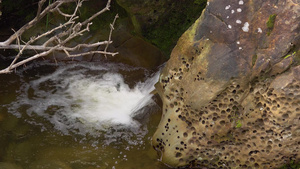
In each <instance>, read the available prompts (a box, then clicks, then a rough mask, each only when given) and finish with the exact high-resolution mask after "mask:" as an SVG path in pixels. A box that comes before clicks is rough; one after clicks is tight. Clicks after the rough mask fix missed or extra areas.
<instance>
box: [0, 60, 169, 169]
mask: <svg viewBox="0 0 300 169" xmlns="http://www.w3.org/2000/svg"><path fill="white" fill-rule="evenodd" d="M87 64H88V66H78V67H76V66H75V67H73V69H66V70H65V72H62V73H61V76H59V77H60V78H61V79H59V80H53V79H51V78H50V80H49V79H48V80H45V81H44V83H40V84H39V86H37V87H32V85H33V83H32V82H34V81H35V82H36V81H38V80H39V79H41V78H43V77H47V76H49V75H52V74H53V72H57V70H58V69H61V68H64V67H67V66H68V65H67V64H62V65H59V66H56V65H49V64H45V65H43V64H42V65H38V66H31V67H28V68H26V69H24V70H19V71H18V72H17V73H12V74H9V75H0V145H1V146H0V168H8V169H41V168H44V169H55V168H62V169H94V168H100V169H104V168H105V169H106V168H116V169H118V168H122V169H123V168H125V169H127V168H128V169H142V168H143V169H147V168H149V169H166V168H167V167H166V166H165V165H163V164H162V163H161V162H159V156H158V154H157V153H156V151H155V150H154V149H153V148H152V146H151V137H152V135H153V133H154V131H155V129H156V126H157V124H158V123H159V120H160V116H161V110H160V107H159V106H158V105H157V104H153V103H154V102H152V104H149V105H147V106H146V107H144V109H143V110H141V113H138V115H136V116H135V117H133V118H132V120H133V122H136V123H137V124H138V125H137V126H135V127H132V126H131V125H125V127H122V125H109V124H106V126H104V127H103V126H101V127H100V128H98V127H95V128H93V125H94V124H97V121H96V122H95V121H93V122H91V121H89V120H86V119H85V115H83V116H82V117H80V118H75V119H76V120H77V123H82V124H81V125H80V127H78V126H77V127H73V126H72V123H73V122H74V121H72V120H71V121H70V120H68V118H70V117H73V116H72V115H70V114H63V113H64V112H65V111H67V110H69V109H70V110H73V108H74V107H72V106H71V107H68V106H64V105H63V104H58V106H55V105H53V104H52V105H51V106H46V107H45V106H41V105H39V104H45V103H43V102H41V100H43V101H47V99H49V98H51V97H52V96H53V97H54V96H55V97H57V99H58V100H59V99H60V94H61V95H62V96H61V98H63V99H64V101H66V103H68V102H67V101H70V100H71V101H72V99H74V98H71V99H70V98H69V97H67V96H66V95H65V94H63V93H64V92H63V91H64V90H69V89H71V88H70V85H66V86H64V87H65V88H62V89H61V88H60V87H61V86H60V85H62V84H63V82H65V81H66V79H62V78H69V76H70V77H71V76H72V77H73V75H71V74H70V71H73V73H74V72H76V73H78V74H79V73H82V74H84V76H82V79H84V78H89V80H90V81H89V83H88V84H90V83H93V80H91V79H93V77H97V78H98V77H102V76H100V75H101V74H104V73H105V72H111V71H112V72H114V73H118V74H121V75H122V78H123V80H124V84H127V85H128V87H129V88H130V89H133V88H134V86H135V85H136V84H137V83H138V82H139V81H142V82H144V81H146V79H148V78H149V77H150V76H151V74H152V73H154V72H151V71H148V70H144V69H142V68H132V67H127V66H124V65H108V66H107V65H106V68H107V69H105V70H97V69H90V70H89V69H88V68H87V67H91V66H96V67H97V65H90V63H87ZM83 65H84V64H83ZM99 66H100V65H99ZM102 66H103V65H102ZM83 67H84V68H83ZM104 67H105V66H104ZM112 67H114V69H112ZM120 67H121V68H120ZM79 70H80V71H79ZM64 73H69V75H68V76H63V74H64ZM76 73H75V75H76ZM97 78H96V79H95V81H94V82H95V83H97ZM98 80H99V78H98ZM100 80H101V79H100ZM78 81H79V80H76V79H75V81H73V82H78ZM73 82H72V81H70V83H73ZM76 85H77V84H76ZM76 85H75V86H76ZM75 89H77V88H75ZM92 90H93V89H92ZM37 91H39V92H37ZM97 91H98V89H97V88H96V91H95V92H97ZM109 92H111V91H109ZM41 93H42V94H41ZM43 93H44V94H43ZM24 94H25V95H24ZM75 94H76V91H75ZM26 97H28V98H27V99H26ZM70 97H75V96H73V95H72V96H70ZM78 97H79V96H78ZM85 97H88V96H85ZM68 99H69V100H68ZM93 99H94V98H92V99H91V102H93ZM26 100H27V101H26ZM28 100H29V101H28ZM75 100H76V99H75ZM94 100H95V99H94ZM154 100H155V99H154ZM48 101H49V100H48ZM64 101H61V102H64ZM77 101H78V105H79V107H82V105H83V103H82V102H81V101H80V99H77ZM96 101H97V98H96ZM96 101H95V102H96ZM152 101H153V100H152ZM78 105H77V106H78ZM34 107H39V109H34ZM66 107H68V109H66ZM43 108H44V109H43ZM75 108H77V109H76V111H77V113H79V114H80V110H81V109H78V107H76V105H75ZM41 112H42V113H41ZM59 113H60V114H59ZM57 114H59V115H58V116H57ZM61 114H63V115H61ZM69 115H70V116H69ZM81 115H82V114H81ZM54 116H55V117H60V118H66V120H62V121H59V120H58V121H55V122H53V121H51V120H49V119H51V118H52V119H53V117H54ZM132 116H133V115H131V117H132ZM76 120H75V121H76ZM56 122H57V123H66V124H63V125H64V126H68V127H69V128H68V127H66V128H65V129H66V131H67V132H64V131H63V130H62V129H61V128H59V127H57V123H56ZM98 122H99V121H98ZM85 124H86V125H85ZM82 128H83V129H84V132H80V131H81V129H82ZM89 131H91V132H89Z"/></svg>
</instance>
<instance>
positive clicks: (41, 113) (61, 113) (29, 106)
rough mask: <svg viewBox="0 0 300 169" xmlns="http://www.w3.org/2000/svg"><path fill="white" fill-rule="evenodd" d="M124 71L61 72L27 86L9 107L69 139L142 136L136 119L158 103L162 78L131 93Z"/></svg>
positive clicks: (74, 68)
mask: <svg viewBox="0 0 300 169" xmlns="http://www.w3.org/2000/svg"><path fill="white" fill-rule="evenodd" d="M121 67H122V66H121ZM121 67H120V66H119V65H106V66H103V65H102V66H93V65H86V64H76V65H68V66H64V67H61V68H58V69H57V70H56V71H55V72H53V73H51V74H49V75H45V76H42V77H39V78H38V79H36V80H33V81H30V82H28V83H24V85H23V87H22V91H21V92H20V93H22V94H21V95H20V96H19V97H18V99H17V100H16V101H15V102H14V103H12V104H10V105H9V106H8V107H9V108H10V112H11V113H13V114H16V115H21V116H24V113H26V116H29V117H30V118H32V119H33V120H32V122H34V121H35V119H37V118H41V117H42V118H43V119H45V120H47V121H49V122H50V123H51V124H52V125H53V126H54V128H56V129H57V130H59V131H61V132H62V133H63V134H70V133H76V134H82V135H85V134H92V135H93V134H95V135H97V133H99V131H108V130H109V129H111V128H114V129H118V130H120V129H121V130H122V129H130V130H131V131H135V132H141V131H140V130H139V129H138V128H140V127H141V124H140V123H139V122H138V121H136V120H134V118H133V116H134V115H136V114H139V113H143V112H142V111H141V110H142V109H143V108H144V107H145V106H147V105H149V104H153V103H154V102H153V100H152V95H151V94H150V92H151V91H152V90H154V84H155V83H156V82H157V81H158V75H159V73H156V74H155V75H153V76H150V77H148V79H147V80H145V81H144V82H142V81H141V82H138V83H136V84H135V86H134V87H129V85H128V84H126V83H125V82H124V78H123V76H122V75H121V74H120V73H118V70H119V69H121ZM126 69H128V68H126ZM24 107H25V108H24ZM22 111H24V112H22ZM28 121H30V120H28ZM43 128H47V127H45V126H43ZM106 134H107V133H106Z"/></svg>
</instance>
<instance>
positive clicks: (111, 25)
mask: <svg viewBox="0 0 300 169" xmlns="http://www.w3.org/2000/svg"><path fill="white" fill-rule="evenodd" d="M118 17H119V15H118V14H117V15H116V16H115V18H114V21H113V23H112V24H110V32H109V36H108V42H110V41H111V35H112V31H113V30H114V29H115V28H114V25H115V23H116V20H117V18H118ZM108 46H109V43H107V45H106V46H105V49H104V52H106V51H107V48H108ZM104 56H105V58H107V56H106V54H104Z"/></svg>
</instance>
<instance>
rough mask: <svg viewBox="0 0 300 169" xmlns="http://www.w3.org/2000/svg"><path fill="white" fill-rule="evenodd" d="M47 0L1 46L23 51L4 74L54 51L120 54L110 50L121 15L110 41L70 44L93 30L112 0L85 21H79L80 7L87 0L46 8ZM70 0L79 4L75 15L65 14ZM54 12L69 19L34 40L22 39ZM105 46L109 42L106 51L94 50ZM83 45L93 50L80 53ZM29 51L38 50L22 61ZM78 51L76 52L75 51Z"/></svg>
mask: <svg viewBox="0 0 300 169" xmlns="http://www.w3.org/2000/svg"><path fill="white" fill-rule="evenodd" d="M45 1H46V0H40V1H39V3H38V11H37V15H36V16H35V18H34V19H33V20H31V21H30V22H28V23H27V24H25V25H24V26H23V27H21V28H20V29H19V30H18V31H15V33H14V34H12V35H11V36H10V37H9V38H8V39H7V40H5V41H3V42H0V49H17V50H18V51H19V52H18V54H17V55H16V56H15V58H14V60H13V61H12V63H11V64H10V65H9V66H8V67H7V68H5V69H3V70H0V74H1V73H10V72H11V71H12V70H13V69H15V68H17V67H19V66H21V65H24V64H25V63H28V62H30V61H32V60H35V59H37V58H40V57H42V56H47V55H49V54H50V53H52V52H54V51H62V52H64V53H65V54H66V56H67V57H77V56H84V55H90V54H95V53H99V54H103V55H104V56H105V57H107V55H110V56H115V55H116V54H118V53H117V52H115V53H113V52H108V51H107V49H108V46H109V44H111V43H112V41H111V36H112V31H113V30H114V25H115V22H116V19H117V18H118V15H116V16H115V18H114V20H113V23H112V24H110V33H109V37H108V41H102V42H96V43H91V44H84V43H83V44H77V45H75V46H68V43H69V42H70V41H71V40H73V39H74V38H76V37H79V36H82V35H83V34H84V33H86V32H88V31H89V27H90V25H92V22H91V21H92V20H93V19H94V18H96V17H97V16H99V15H100V14H102V13H103V12H105V11H108V10H109V8H110V3H111V0H108V1H107V4H106V6H105V8H103V9H102V10H100V11H99V12H97V13H95V14H93V15H92V16H91V17H89V18H88V19H86V20H85V21H83V22H82V23H81V22H78V18H79V16H78V11H79V8H80V7H81V6H82V3H83V2H84V1H86V0H57V1H55V2H53V3H52V4H49V5H48V6H47V7H45V8H44V9H43V5H44V4H45ZM68 3H76V7H75V9H74V11H73V12H72V13H71V14H67V13H64V12H62V10H61V9H60V8H61V7H62V5H64V4H68ZM53 12H57V13H58V14H60V15H61V16H63V17H64V18H66V22H65V23H63V24H60V25H58V26H56V27H54V28H52V29H51V30H48V31H46V32H44V33H42V34H41V35H38V36H36V37H35V36H32V37H31V38H30V40H28V41H27V42H23V41H22V40H21V36H22V34H23V33H24V32H25V31H27V30H29V29H30V28H32V27H33V26H34V25H36V24H37V23H38V22H39V21H41V20H42V18H43V17H45V16H46V15H47V14H49V13H53ZM53 34H54V35H53ZM50 35H52V36H51V37H50V38H49V39H46V40H45V38H46V37H47V36H50ZM38 40H39V43H40V44H35V43H38ZM14 41H16V43H13V42H14ZM40 41H44V42H40ZM21 43H22V44H21ZM101 45H106V46H105V49H104V51H94V50H92V49H91V48H95V47H97V48H99V46H101ZM82 48H87V49H89V51H88V52H83V53H82V52H81V53H80V52H79V49H82ZM25 50H34V51H36V52H37V53H36V54H35V55H33V56H30V57H29V58H27V59H24V60H22V61H19V62H17V60H19V57H20V56H21V55H22V54H23V52H24V51H25ZM76 51H77V52H76ZM74 52H75V54H73V53H74Z"/></svg>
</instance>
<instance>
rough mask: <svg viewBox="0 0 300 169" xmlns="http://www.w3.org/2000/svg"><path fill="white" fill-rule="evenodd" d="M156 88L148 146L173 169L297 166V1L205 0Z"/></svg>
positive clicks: (299, 6) (299, 156)
mask: <svg viewBox="0 0 300 169" xmlns="http://www.w3.org/2000/svg"><path fill="white" fill-rule="evenodd" d="M207 4H208V5H207V7H206V9H205V10H204V11H203V13H202V15H201V17H200V18H199V19H198V20H197V21H196V22H195V23H194V25H192V26H191V27H190V28H189V29H188V30H187V31H186V32H185V33H184V34H183V35H182V37H181V38H180V39H179V41H178V43H177V45H176V47H175V48H174V49H173V51H172V54H171V58H170V60H169V61H168V62H167V64H166V66H165V68H164V69H163V71H162V74H161V76H160V80H159V82H158V83H157V85H156V88H157V91H158V93H159V95H160V97H161V99H162V101H163V114H162V118H161V121H160V124H159V126H158V128H157V131H156V133H155V134H154V136H153V146H154V147H155V148H156V149H157V150H159V151H160V152H161V155H162V158H161V160H162V162H164V163H166V164H167V165H169V166H172V167H180V166H186V165H189V166H190V167H208V168H242V167H244V168H279V167H280V166H283V165H288V164H290V163H294V162H295V161H296V162H299V160H300V152H299V146H300V145H299V143H300V125H299V124H300V66H299V65H300V62H299V60H300V51H299V47H300V34H299V32H300V1H299V0H281V1H274V0H265V1H261V0H251V1H243V0H239V1H236V0H210V1H208V3H207Z"/></svg>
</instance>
